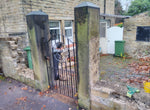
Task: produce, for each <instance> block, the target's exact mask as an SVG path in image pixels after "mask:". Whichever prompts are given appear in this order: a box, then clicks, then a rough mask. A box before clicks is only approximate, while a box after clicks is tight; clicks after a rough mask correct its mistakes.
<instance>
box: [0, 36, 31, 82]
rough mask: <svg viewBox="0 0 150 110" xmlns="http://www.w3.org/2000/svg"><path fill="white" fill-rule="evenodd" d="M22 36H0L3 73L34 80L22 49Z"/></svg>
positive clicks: (15, 77)
mask: <svg viewBox="0 0 150 110" xmlns="http://www.w3.org/2000/svg"><path fill="white" fill-rule="evenodd" d="M23 38H24V37H7V38H0V52H1V53H0V58H1V62H2V63H1V66H2V69H3V73H4V75H5V76H7V77H11V78H14V79H18V80H21V78H20V77H22V79H30V80H34V73H33V70H31V69H29V68H28V67H27V62H26V60H25V58H26V52H25V51H23V48H21V47H22V42H23V40H24V39H23Z"/></svg>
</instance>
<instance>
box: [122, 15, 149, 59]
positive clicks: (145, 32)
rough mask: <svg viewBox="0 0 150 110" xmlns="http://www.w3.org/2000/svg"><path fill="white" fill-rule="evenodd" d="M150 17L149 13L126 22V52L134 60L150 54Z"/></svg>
mask: <svg viewBox="0 0 150 110" xmlns="http://www.w3.org/2000/svg"><path fill="white" fill-rule="evenodd" d="M149 19H150V16H149V14H148V12H144V13H141V14H138V15H135V16H133V17H131V18H128V19H125V21H124V36H123V38H124V40H125V52H126V53H127V54H129V55H130V56H132V57H134V58H141V57H145V56H148V55H149V54H150V45H149V42H150V20H149Z"/></svg>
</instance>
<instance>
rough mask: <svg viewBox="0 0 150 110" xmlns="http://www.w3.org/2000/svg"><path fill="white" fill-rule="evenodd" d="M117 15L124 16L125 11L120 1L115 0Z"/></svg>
mask: <svg viewBox="0 0 150 110" xmlns="http://www.w3.org/2000/svg"><path fill="white" fill-rule="evenodd" d="M115 14H116V15H122V14H123V9H122V6H121V3H120V1H119V0H115Z"/></svg>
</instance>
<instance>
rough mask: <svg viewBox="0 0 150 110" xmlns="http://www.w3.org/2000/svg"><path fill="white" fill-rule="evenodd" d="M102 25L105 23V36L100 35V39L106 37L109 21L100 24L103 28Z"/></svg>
mask: <svg viewBox="0 0 150 110" xmlns="http://www.w3.org/2000/svg"><path fill="white" fill-rule="evenodd" d="M102 23H105V36H101V35H100V37H106V31H107V30H106V29H107V28H108V26H107V21H106V22H105V21H102V22H100V26H101V24H102Z"/></svg>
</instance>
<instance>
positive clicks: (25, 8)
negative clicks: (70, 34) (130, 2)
mask: <svg viewBox="0 0 150 110" xmlns="http://www.w3.org/2000/svg"><path fill="white" fill-rule="evenodd" d="M83 1H84V0H44V1H43V0H1V2H0V38H18V37H19V38H20V37H21V39H22V40H21V45H20V46H18V47H17V49H18V50H21V51H22V52H23V54H24V58H25V57H26V52H25V51H24V50H23V48H25V47H26V46H28V45H29V39H28V34H27V23H26V15H27V14H28V13H29V12H31V11H38V10H40V9H41V10H42V11H43V12H45V13H47V14H48V15H49V20H59V21H60V23H61V34H62V35H63V33H65V29H64V21H65V20H72V21H74V7H75V6H77V5H78V4H80V3H81V2H83ZM87 1H89V2H93V3H94V4H96V5H98V6H99V7H100V11H101V13H103V12H104V0H87ZM106 13H107V14H114V0H107V1H106ZM73 24H74V23H73ZM73 30H74V29H73ZM15 61H16V63H17V60H15ZM24 64H26V63H25V62H24ZM1 67H2V66H0V68H1Z"/></svg>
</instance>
